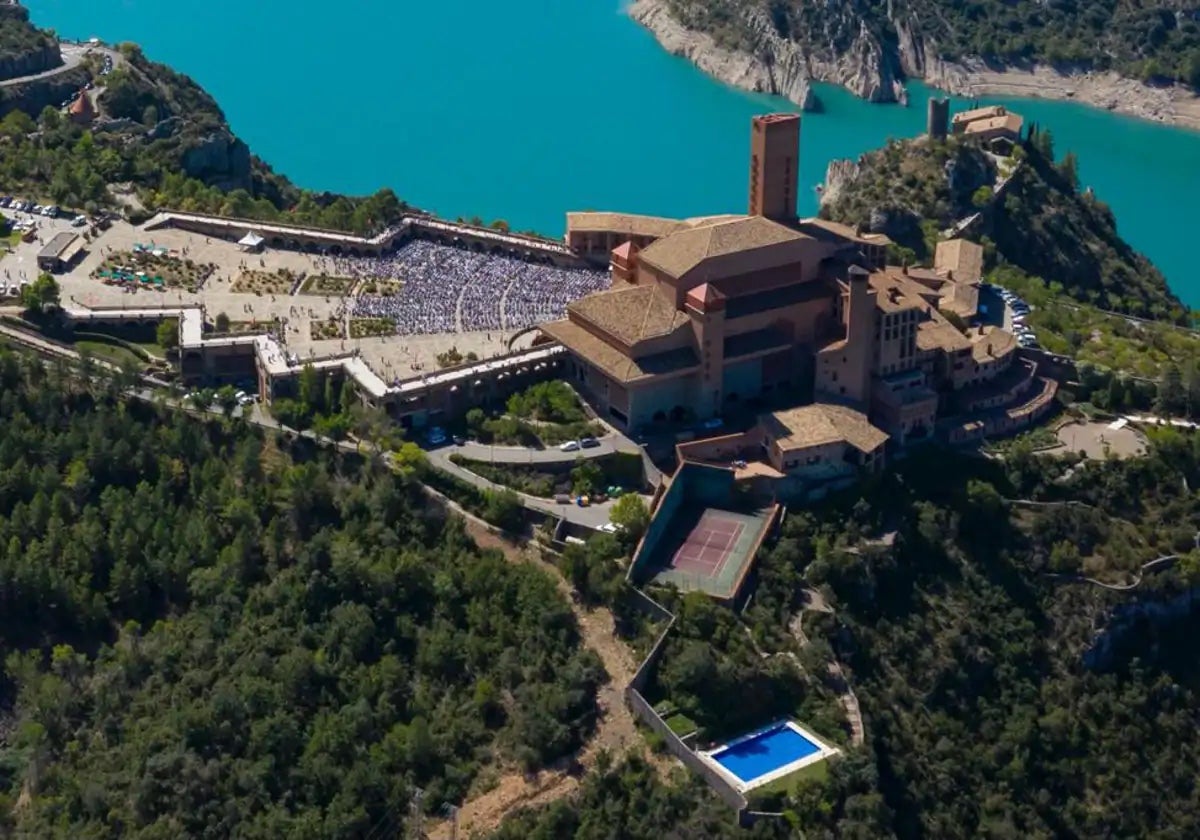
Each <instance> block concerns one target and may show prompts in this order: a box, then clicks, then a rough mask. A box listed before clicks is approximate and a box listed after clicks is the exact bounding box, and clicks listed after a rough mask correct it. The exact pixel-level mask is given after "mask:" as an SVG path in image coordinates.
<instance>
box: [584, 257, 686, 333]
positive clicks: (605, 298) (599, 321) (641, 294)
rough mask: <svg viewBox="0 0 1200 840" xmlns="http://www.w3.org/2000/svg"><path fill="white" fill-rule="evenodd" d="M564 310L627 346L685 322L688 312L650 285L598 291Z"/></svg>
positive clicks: (670, 330) (671, 329) (668, 331)
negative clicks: (680, 308) (677, 307)
mask: <svg viewBox="0 0 1200 840" xmlns="http://www.w3.org/2000/svg"><path fill="white" fill-rule="evenodd" d="M643 253H645V252H644V251H643ZM567 311H568V312H569V313H570V314H571V316H572V317H577V318H582V319H583V320H585V321H587V322H589V323H590V324H592V325H593V326H595V327H597V328H599V329H600V330H601V331H602V332H605V333H608V334H609V335H611V336H612V337H613V338H615V339H616V340H617V341H619V342H621V343H622V344H626V345H629V346H632V345H634V344H636V343H637V342H639V341H643V340H645V339H648V338H655V337H656V336H662V335H668V334H670V333H671V332H673V331H674V330H675V329H676V328H677V327H679V326H681V325H683V324H685V323H687V321H688V316H687V314H686V313H684V312H680V311H679V310H678V309H676V308H675V305H674V303H673V302H672V301H669V300H667V298H666V297H665V296H664V295H663V294H662V293H661V292H659V290H658V288H657V287H656V286H653V285H647V286H627V287H625V288H622V289H610V290H609V291H606V292H597V293H596V294H594V295H588V296H587V297H583V298H580V299H579V300H577V301H575V302H574V303H572V304H570V305H569V306H568V307H567Z"/></svg>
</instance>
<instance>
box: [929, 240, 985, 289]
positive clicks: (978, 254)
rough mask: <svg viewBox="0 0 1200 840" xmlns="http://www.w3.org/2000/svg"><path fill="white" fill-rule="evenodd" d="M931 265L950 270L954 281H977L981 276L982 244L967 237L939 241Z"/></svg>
mask: <svg viewBox="0 0 1200 840" xmlns="http://www.w3.org/2000/svg"><path fill="white" fill-rule="evenodd" d="M933 267H934V268H935V269H937V270H938V271H948V272H950V273H951V274H952V275H953V277H954V281H955V282H956V283H978V282H979V281H980V280H981V279H982V278H983V246H981V245H978V244H976V243H974V242H972V241H970V240H969V239H947V240H946V241H944V242H939V243H938V244H937V250H936V251H935V252H934V257H933Z"/></svg>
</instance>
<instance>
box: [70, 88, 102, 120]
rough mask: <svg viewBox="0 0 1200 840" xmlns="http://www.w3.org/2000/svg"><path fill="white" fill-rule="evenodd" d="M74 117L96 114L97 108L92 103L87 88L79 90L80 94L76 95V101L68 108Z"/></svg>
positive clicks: (89, 116)
mask: <svg viewBox="0 0 1200 840" xmlns="http://www.w3.org/2000/svg"><path fill="white" fill-rule="evenodd" d="M67 110H68V112H69V113H70V114H71V116H73V117H87V118H89V119H90V118H91V117H93V116H95V115H96V109H95V107H94V106H93V105H92V98H91V97H90V96H88V95H87V91H86V90H81V91H79V96H77V97H75V101H74V102H72V103H71V107H70V108H68V109H67Z"/></svg>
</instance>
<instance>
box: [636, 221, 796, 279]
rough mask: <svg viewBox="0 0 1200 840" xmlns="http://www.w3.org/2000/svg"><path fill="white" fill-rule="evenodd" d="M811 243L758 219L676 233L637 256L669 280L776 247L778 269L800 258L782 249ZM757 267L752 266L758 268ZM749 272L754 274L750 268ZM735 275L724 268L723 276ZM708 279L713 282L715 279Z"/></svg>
mask: <svg viewBox="0 0 1200 840" xmlns="http://www.w3.org/2000/svg"><path fill="white" fill-rule="evenodd" d="M798 243H813V244H817V243H815V241H814V240H813V239H812V237H809V236H805V235H804V234H802V233H798V232H797V231H794V230H792V229H791V228H788V227H784V226H783V225H781V224H778V223H777V222H772V221H771V220H770V219H766V218H763V217H762V216H745V217H742V218H739V219H735V220H732V221H725V222H715V223H713V224H707V225H700V226H698V227H694V228H688V229H685V230H679V231H676V232H675V233H672V234H671V235H669V236H664V237H663V238H662V239H659V240H658V241H656V242H653V243H651V244H650V245H647V246H646V248H645V249H644V250H643V251H642V252H641V254H640V255H639V256H638V259H639V261H640V262H642V263H647V264H649V265H652V266H654V267H655V268H658V269H659V270H661V271H663V272H665V273H666V274H668V275H669V276H671V277H674V278H676V279H679V278H682V277H683V276H684V275H686V274H687V273H688V272H690V271H693V270H694V269H696V268H698V267H700V266H701V265H703V264H704V263H706V262H709V261H710V260H716V259H719V258H721V257H735V256H737V255H742V254H749V253H751V252H755V251H760V250H764V249H768V248H773V247H776V246H782V247H781V253H780V255H779V256H780V260H779V263H778V264H780V265H783V264H786V263H787V262H788V261H789V258H790V260H797V259H799V258H800V254H798V253H793V252H791V250H790V249H788V248H787V247H786V246H795V245H797V244H798ZM758 267H761V266H754V268H758ZM750 270H754V269H753V268H752V269H750ZM731 273H735V272H734V271H731V270H729V267H726V268H725V270H723V271H722V274H723V275H728V274H731ZM710 279H717V278H716V277H713V278H710Z"/></svg>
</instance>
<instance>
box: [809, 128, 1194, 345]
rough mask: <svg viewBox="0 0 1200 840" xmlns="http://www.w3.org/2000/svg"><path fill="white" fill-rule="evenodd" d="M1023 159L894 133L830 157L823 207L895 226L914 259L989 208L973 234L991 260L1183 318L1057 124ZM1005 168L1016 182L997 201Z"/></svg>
mask: <svg viewBox="0 0 1200 840" xmlns="http://www.w3.org/2000/svg"><path fill="white" fill-rule="evenodd" d="M1015 160H1016V161H1019V164H1016V165H1014V162H1012V161H1005V162H1003V163H998V162H997V159H996V158H994V157H993V156H991V155H988V154H985V153H984V152H983V151H981V150H980V149H979V148H978V147H977V146H975V145H973V144H970V143H964V142H960V141H959V140H958V139H956V138H954V137H951V138H949V139H948V140H947V141H946V142H943V143H929V142H927V141H926V140H924V139H923V138H921V139H916V140H903V141H893V142H891V143H889V144H888V145H887V146H886V147H884V148H883V149H880V150H877V151H873V152H869V153H867V154H865V155H863V156H862V157H861V158H860V159H859V160H857V161H854V162H850V161H835V162H834V163H832V164H830V167H829V172H828V174H827V176H826V187H825V193H824V195H823V198H822V206H821V215H822V216H824V217H826V218H830V219H835V220H837V221H841V222H845V223H846V224H851V225H860V226H862V227H863V228H865V229H868V230H872V231H878V232H882V233H886V234H887V235H888V236H890V237H891V238H892V239H893V240H895V241H896V242H897V243H898V244H899V245H900V246H902V247H903V248H904V249H907V251H906V252H904V253H907V255H908V257H909V258H916V259H928V258H929V257H930V256H931V251H932V247H933V243H934V242H935V241H936V236H937V233H938V231H940V230H945V229H948V228H950V227H951V225H953V224H954V223H955V222H957V221H959V220H962V219H965V218H967V217H969V216H970V215H971V214H973V213H975V212H981V213H982V218H981V219H980V223H979V225H978V226H977V227H973V228H972V229H971V236H972V237H983V241H984V242H985V245H986V246H987V248H986V250H987V254H988V259H989V263H990V264H992V265H994V264H997V263H1007V264H1010V265H1012V266H1016V267H1018V268H1020V269H1021V270H1022V271H1023V272H1025V273H1026V274H1029V275H1032V276H1034V277H1039V278H1041V279H1042V280H1043V281H1044V282H1045V283H1057V284H1059V285H1061V287H1062V289H1063V290H1064V291H1065V292H1066V293H1067V294H1069V295H1071V296H1072V297H1074V298H1076V299H1078V300H1081V301H1084V302H1089V303H1095V304H1096V305H1098V306H1100V307H1102V308H1105V309H1111V310H1115V311H1122V312H1128V313H1130V314H1134V315H1140V316H1145V317H1155V318H1165V319H1169V320H1173V321H1182V320H1184V318H1185V311H1184V308H1183V306H1182V304H1180V302H1179V300H1178V299H1177V298H1176V297H1175V296H1174V295H1173V294H1172V293H1171V291H1170V290H1169V289H1168V288H1167V285H1166V281H1165V280H1164V278H1163V276H1162V274H1161V273H1160V272H1159V271H1158V269H1156V268H1155V267H1154V266H1153V264H1152V263H1151V262H1150V261H1149V260H1148V259H1146V257H1144V256H1143V255H1142V254H1140V253H1138V252H1137V251H1135V250H1133V248H1131V247H1130V246H1129V244H1128V243H1126V242H1125V241H1124V240H1123V239H1121V237H1120V234H1119V233H1118V231H1117V223H1116V219H1115V218H1114V216H1113V214H1112V211H1111V210H1109V208H1108V206H1107V205H1105V204H1104V203H1103V202H1102V201H1100V200H1099V199H1098V198H1096V197H1095V196H1094V195H1092V194H1091V193H1090V192H1081V191H1080V190H1079V187H1078V183H1077V181H1076V176H1075V163H1074V158H1073V156H1071V155H1069V154H1068V155H1066V156H1065V157H1064V158H1063V160H1062V161H1060V162H1057V163H1056V162H1055V161H1054V151H1053V139H1052V138H1051V137H1050V135H1049V133H1048V132H1044V131H1035V132H1034V136H1033V141H1032V142H1027V143H1026V144H1025V145H1024V147H1022V148H1020V149H1019V150H1018V153H1017V154H1016V156H1015ZM999 168H1002V169H1003V171H999ZM1006 174H1011V175H1012V178H1011V181H1010V182H1009V183H1008V184H1007V186H1006V187H1005V191H1004V194H1003V196H1001V197H999V198H996V199H995V200H994V201H993V200H992V193H993V190H994V189H995V188H996V186H997V185H998V184H999V182H1000V181H1001V180H1002V179H1003V176H1004V175H1006ZM1056 288H1057V287H1056Z"/></svg>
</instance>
